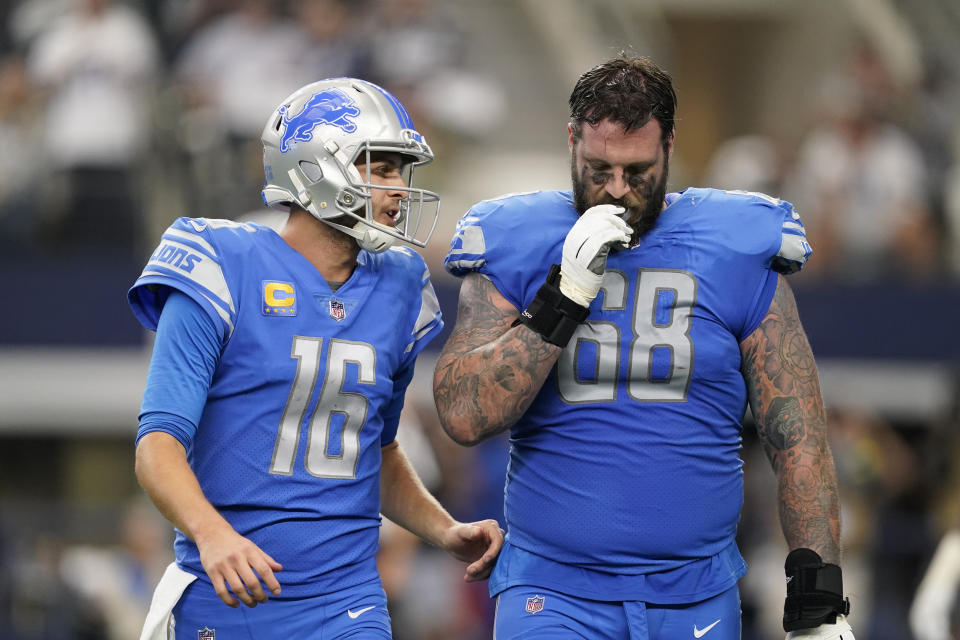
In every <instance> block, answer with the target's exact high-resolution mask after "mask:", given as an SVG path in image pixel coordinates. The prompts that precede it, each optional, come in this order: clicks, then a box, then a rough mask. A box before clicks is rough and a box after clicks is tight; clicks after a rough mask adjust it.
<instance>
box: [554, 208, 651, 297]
mask: <svg viewBox="0 0 960 640" xmlns="http://www.w3.org/2000/svg"><path fill="white" fill-rule="evenodd" d="M623 212H624V208H623V207H617V206H615V205H612V204H598V205H597V206H595V207H590V208H589V209H587V210H586V211H585V212H584V213H583V215H582V216H580V219H579V220H577V223H576V224H575V225H573V227H572V228H571V229H570V231H569V232H567V238H566V240H564V241H563V258H562V259H561V261H560V293H562V294H563V295H565V296H566V297H568V298H570V299H571V300H573V301H574V302H576V303H577V304H579V305H580V306H582V307H589V306H590V303H591V302H592V301H593V299H594V298H596V297H597V294H598V293H599V292H600V283H602V282H603V272H604V271H605V270H606V266H607V254H608V253H610V248H611V247H613V246H616V245H619V246H620V247H621V248H623V249H626V248H627V246H628V245H629V243H630V234H632V233H633V230H632V229H631V228H630V226H629V225H628V224H627V223H626V222H624V221H623V219H622V218H620V214H622V213H623Z"/></svg>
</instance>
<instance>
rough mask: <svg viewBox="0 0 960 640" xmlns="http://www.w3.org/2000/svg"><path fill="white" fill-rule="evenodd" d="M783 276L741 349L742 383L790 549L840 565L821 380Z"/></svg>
mask: <svg viewBox="0 0 960 640" xmlns="http://www.w3.org/2000/svg"><path fill="white" fill-rule="evenodd" d="M778 278H779V281H778V283H777V290H776V293H775V294H774V296H773V301H772V302H771V303H770V308H769V309H768V310H767V315H766V317H765V318H764V319H763V322H762V323H761V324H760V326H759V327H758V328H757V329H756V330H755V331H754V332H753V333H752V334H750V336H748V337H747V338H746V339H744V340H743V341H742V342H741V343H740V353H741V355H742V362H743V364H742V372H743V377H744V379H745V380H746V383H747V391H748V393H749V397H750V407H751V409H752V410H753V415H754V418H755V419H756V422H757V431H758V432H759V435H760V441H761V442H762V443H763V448H764V450H765V451H766V454H767V457H768V458H769V459H770V463H771V464H772V465H773V470H774V473H775V474H776V476H777V492H778V495H779V499H780V500H779V502H780V525H781V527H782V528H783V534H784V537H785V538H786V540H787V545H788V546H789V547H790V549H797V548H801V547H806V548H809V549H812V550H814V551H816V552H817V553H819V554H820V555H821V556H822V558H823V560H824V562H830V563H834V564H839V563H840V505H839V497H838V495H837V479H836V472H835V470H834V465H833V456H832V454H831V453H830V447H829V446H828V444H827V418H826V412H825V410H824V408H823V400H822V398H821V396H820V381H819V377H818V375H817V368H816V364H815V363H814V360H813V353H812V352H811V350H810V343H809V342H808V341H807V336H806V334H805V333H804V331H803V327H802V326H801V325H800V316H799V314H798V313H797V304H796V301H795V300H794V297H793V292H792V291H791V289H790V286H789V285H788V284H787V281H786V279H785V278H784V277H783V276H778Z"/></svg>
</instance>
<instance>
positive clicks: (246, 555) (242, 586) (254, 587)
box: [197, 526, 283, 607]
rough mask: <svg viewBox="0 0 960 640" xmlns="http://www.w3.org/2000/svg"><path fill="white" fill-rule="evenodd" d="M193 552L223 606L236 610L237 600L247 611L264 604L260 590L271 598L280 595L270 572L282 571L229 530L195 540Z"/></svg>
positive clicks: (276, 583)
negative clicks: (198, 551) (268, 593)
mask: <svg viewBox="0 0 960 640" xmlns="http://www.w3.org/2000/svg"><path fill="white" fill-rule="evenodd" d="M197 548H198V549H199V550H200V562H201V564H203V569H204V570H205V571H206V572H207V575H208V576H210V581H211V582H212V583H213V588H214V590H215V591H216V592H217V595H218V596H219V597H220V599H221V600H223V602H224V603H225V604H226V605H228V606H231V607H237V606H239V603H238V602H237V598H239V599H240V602H243V604H245V605H247V606H248V607H255V606H257V604H258V603H260V602H266V601H267V598H268V596H267V594H266V592H265V591H264V590H263V587H264V586H266V587H267V589H269V590H270V593H272V594H273V595H275V596H276V595H280V583H279V582H277V579H276V577H275V576H274V575H273V572H274V571H280V570H282V569H283V566H282V565H281V564H280V563H279V562H277V561H276V560H274V559H273V558H271V557H270V556H269V555H267V553H266V552H264V551H263V550H262V549H261V548H260V547H258V546H257V545H255V544H254V543H253V542H251V541H250V540H248V539H247V538H244V537H243V536H241V535H240V534H239V533H237V532H236V531H234V530H233V529H231V528H230V527H226V526H225V527H222V528H220V529H218V530H217V531H215V532H213V533H212V534H209V535H207V536H205V537H204V538H203V539H202V540H197ZM261 582H262V584H261ZM231 592H232V593H231ZM234 596H236V598H235V597H234Z"/></svg>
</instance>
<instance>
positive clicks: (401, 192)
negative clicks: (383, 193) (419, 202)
mask: <svg viewBox="0 0 960 640" xmlns="http://www.w3.org/2000/svg"><path fill="white" fill-rule="evenodd" d="M406 186H407V185H406V183H405V182H403V181H402V180H401V181H397V182H396V183H395V184H392V185H390V187H389V189H388V190H387V195H388V196H389V197H391V198H396V199H397V200H406V199H407V198H409V197H410V192H409V191H407V189H406Z"/></svg>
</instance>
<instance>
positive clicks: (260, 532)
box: [129, 218, 442, 597]
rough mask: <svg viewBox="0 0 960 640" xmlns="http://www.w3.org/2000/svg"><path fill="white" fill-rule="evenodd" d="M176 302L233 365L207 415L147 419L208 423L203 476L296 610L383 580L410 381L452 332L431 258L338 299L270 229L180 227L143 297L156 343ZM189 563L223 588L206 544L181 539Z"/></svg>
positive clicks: (169, 237) (365, 281)
mask: <svg viewBox="0 0 960 640" xmlns="http://www.w3.org/2000/svg"><path fill="white" fill-rule="evenodd" d="M171 289H176V290H179V291H181V292H183V293H185V294H186V295H188V296H190V297H191V298H192V299H193V300H195V301H196V302H197V303H199V304H200V305H201V306H202V307H203V309H205V310H206V311H207V313H208V315H209V316H210V317H211V318H212V319H213V320H214V321H215V323H216V325H217V326H218V327H219V329H220V334H221V336H222V345H221V350H220V357H219V361H218V363H217V365H216V368H215V370H214V372H213V377H212V380H211V382H210V386H209V390H208V392H207V399H206V403H205V405H204V406H203V409H202V415H200V416H192V415H190V409H189V408H182V407H178V406H164V407H144V411H145V412H146V411H149V410H161V411H164V412H167V413H171V414H176V415H182V416H183V417H184V418H185V419H187V420H189V421H191V422H192V423H194V424H196V427H197V428H196V432H195V433H194V435H193V440H192V442H188V443H186V444H187V454H188V460H189V463H190V466H191V468H192V469H193V471H194V473H195V474H196V476H197V478H198V480H199V482H200V485H201V487H202V488H203V491H204V494H205V495H206V497H207V498H208V499H209V500H210V502H211V503H212V504H213V505H214V506H215V507H216V508H217V509H218V511H219V512H220V513H221V514H222V515H223V516H224V517H225V518H226V519H227V520H228V521H229V522H230V523H231V525H232V526H233V527H234V528H235V529H236V530H237V531H238V532H239V533H240V534H242V535H244V536H246V537H248V538H250V539H251V540H252V541H253V542H255V543H256V544H257V545H259V546H260V547H261V548H262V549H263V550H264V551H266V552H267V553H268V554H270V555H271V556H272V557H273V558H275V559H276V560H277V561H278V562H280V563H281V564H283V565H284V570H283V571H282V573H280V574H278V579H279V580H280V582H281V585H282V587H283V594H282V597H302V596H306V595H316V594H324V593H330V592H332V591H336V590H339V589H343V588H345V587H348V586H350V585H352V584H358V583H361V582H364V581H368V580H371V579H374V578H375V577H376V566H375V561H374V554H375V552H376V548H377V538H378V529H379V524H380V518H379V509H380V501H379V500H380V484H379V471H380V463H381V455H380V448H381V446H382V445H383V444H386V443H389V442H390V441H392V440H393V438H394V436H395V430H396V418H397V415H398V413H399V406H400V405H401V404H402V395H403V391H404V390H405V385H406V383H407V382H409V378H408V377H405V375H404V374H405V372H409V371H411V370H412V367H413V364H414V359H415V358H416V356H417V354H418V353H419V351H420V350H421V349H422V348H423V347H424V346H425V345H426V344H427V343H428V342H429V341H430V340H431V339H432V338H433V337H434V336H435V335H436V334H437V333H438V332H439V330H440V329H441V328H442V320H441V317H440V310H439V305H438V303H437V298H436V295H435V293H434V291H433V287H432V285H431V283H430V279H429V273H428V271H427V267H426V265H425V263H424V261H423V259H422V258H421V257H420V256H419V255H417V254H416V253H414V252H413V251H411V250H409V249H407V248H394V249H391V250H389V251H386V252H384V253H381V254H372V253H368V252H366V251H361V252H360V254H359V257H358V264H357V267H356V269H355V271H354V273H353V275H352V276H351V277H350V279H349V280H348V281H347V282H346V283H344V284H343V286H341V287H340V288H339V289H338V290H337V291H335V292H334V291H331V289H330V288H329V287H328V285H327V283H326V282H325V281H324V279H323V278H322V276H321V275H320V273H319V272H318V271H317V270H316V268H315V267H314V266H313V265H312V264H311V263H310V262H309V261H307V259H306V258H304V257H303V256H302V255H301V254H299V253H298V252H296V251H295V250H294V249H292V248H291V247H290V246H289V245H288V244H287V243H286V242H285V241H284V240H283V239H282V238H281V237H280V236H279V235H278V234H277V233H275V232H274V231H273V230H271V229H269V228H268V227H264V226H261V225H257V224H251V223H243V224H240V223H235V222H231V221H226V220H212V219H205V218H180V219H178V220H177V221H176V222H174V223H173V224H172V225H171V226H170V228H168V229H167V230H166V232H165V233H164V234H163V237H162V239H161V241H160V245H159V247H158V248H157V249H156V251H155V252H154V253H153V255H152V256H151V257H150V260H149V262H148V263H147V265H146V267H145V268H144V270H143V273H142V274H141V276H140V277H139V279H138V280H137V281H136V283H135V284H134V285H133V287H132V288H131V289H130V292H129V301H130V305H131V308H132V309H133V312H134V314H135V315H136V317H137V318H138V319H139V320H140V322H141V323H142V324H143V325H144V326H145V327H146V328H148V329H152V330H155V329H156V327H157V322H158V319H159V316H160V312H161V310H162V308H163V305H164V301H165V300H166V298H167V296H168V295H169V293H170V291H171ZM173 403H174V404H176V403H175V401H174V402H173ZM385 423H386V424H385ZM175 548H176V555H177V561H178V563H179V564H180V565H181V566H182V567H183V568H185V569H187V570H189V571H192V572H193V573H196V574H197V575H199V576H200V577H201V579H207V577H206V574H205V573H204V571H203V568H202V566H201V563H200V558H199V554H198V552H197V547H196V545H195V544H194V543H193V542H192V541H191V540H189V539H188V538H187V537H186V536H184V535H183V534H182V533H180V532H178V533H177V539H176V542H175Z"/></svg>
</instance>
